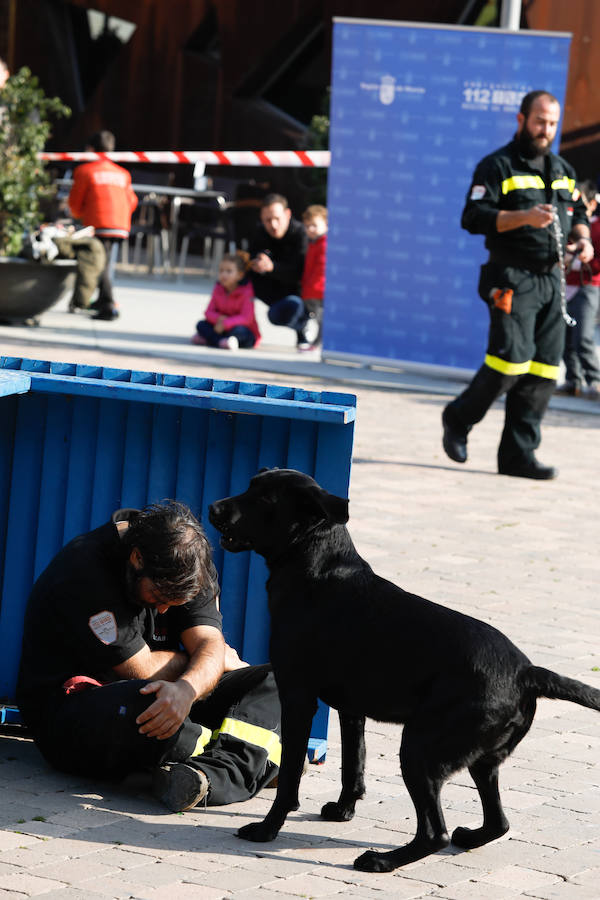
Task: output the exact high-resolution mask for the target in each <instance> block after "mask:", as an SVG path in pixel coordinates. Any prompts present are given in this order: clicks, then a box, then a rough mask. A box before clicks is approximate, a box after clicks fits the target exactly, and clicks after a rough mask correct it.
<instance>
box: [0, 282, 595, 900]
mask: <svg viewBox="0 0 600 900" xmlns="http://www.w3.org/2000/svg"><path fill="white" fill-rule="evenodd" d="M123 285H124V286H122V287H121V290H120V295H121V298H122V317H121V319H120V320H119V321H118V322H117V323H110V324H104V323H94V325H92V324H91V323H89V321H88V320H87V318H84V317H83V316H77V317H73V316H68V314H67V313H66V311H65V307H64V306H63V307H57V308H56V309H55V310H53V311H51V312H50V313H48V314H47V316H46V317H45V318H44V319H43V320H42V326H41V328H39V329H29V330H28V331H27V330H26V329H8V328H2V329H0V348H1V350H2V353H3V354H4V355H10V356H32V357H34V358H40V359H42V358H43V359H49V358H52V359H61V360H66V361H75V360H77V361H86V362H92V363H100V364H106V365H115V364H117V365H120V366H123V365H127V366H128V367H131V368H138V369H140V368H141V369H153V370H156V371H170V372H181V373H188V374H203V375H207V376H214V377H222V376H223V374H225V372H226V374H227V376H228V377H231V378H234V379H236V380H252V381H256V380H261V381H267V382H272V383H273V382H274V383H286V384H294V385H306V386H312V387H315V388H316V389H319V390H320V389H324V388H327V387H331V382H326V381H324V380H323V374H322V371H323V367H321V366H319V365H318V364H316V363H312V364H311V363H310V362H308V363H304V362H303V363H302V366H304V368H303V369H302V373H301V374H293V375H289V374H288V375H287V376H286V375H285V374H284V373H282V372H281V371H278V370H277V365H276V364H275V363H276V362H277V361H279V362H281V360H283V359H288V358H289V359H290V360H291V362H290V366H291V369H292V370H294V365H293V364H292V363H293V359H292V356H291V353H289V352H288V353H287V355H286V353H283V352H275V353H274V354H270V353H269V346H270V345H269V344H268V341H267V340H265V349H264V350H263V351H262V355H259V354H261V351H256V352H255V355H254V356H252V366H253V368H254V369H256V368H257V367H259V366H260V365H262V364H263V362H264V370H263V371H261V372H257V371H252V372H250V373H249V372H248V370H247V369H245V368H244V366H245V358H244V356H242V355H240V356H239V357H236V356H234V355H231V359H230V360H229V357H226V358H225V359H223V354H220V355H219V368H216V367H213V366H212V365H211V363H212V360H213V359H217V357H212V358H211V357H210V355H209V352H208V351H203V352H201V353H198V354H197V355H196V357H194V356H192V355H190V349H189V348H188V346H187V343H186V341H187V336H188V335H189V334H190V333H191V331H192V330H193V325H194V321H195V319H193V321H192V320H191V319H192V318H193V317H194V316H195V317H196V318H198V317H199V310H198V309H197V308H196V307H197V303H198V302H200V301H199V300H198V298H197V297H194V296H193V295H191V296H190V294H189V289H188V293H185V292H182V293H180V294H176V293H174V292H170V291H169V290H168V286H167V288H166V289H165V287H164V286H163V288H162V289H161V290H160V291H159V290H152V291H149V290H146V291H144V290H142V289H140V288H138V287H137V286H136V285H128V283H127V282H123ZM142 294H143V296H142ZM205 300H206V297H204V301H205ZM142 304H143V310H144V315H143V317H142V315H141V310H142ZM196 314H198V315H196ZM75 319H76V320H77V321H76V322H75V321H74V320H75ZM150 322H151V323H152V326H151V329H152V330H153V333H154V335H155V336H154V337H152V336H150V335H149V333H147V332H149V330H150V326H149V324H148V323H150ZM115 326H117V327H116V328H115ZM111 328H112V329H113V331H112V332H111V331H110V329H111ZM157 336H158V337H160V338H161V340H162V345H161V343H160V341H159V339H158V337H157ZM150 345H151V347H150ZM161 346H162V347H163V349H162V355H161ZM173 347H179V349H180V351H181V352H177V351H174V350H173ZM136 348H139V349H137V350H136ZM195 349H196V348H194V350H195ZM144 350H150V352H151V353H152V356H153V358H152V359H149V358H148V357H147V356H144ZM217 352H218V351H217ZM273 359H275V362H273ZM224 366H226V367H227V368H226V369H224V368H223V367H224ZM295 368H296V369H297V366H296V367H295ZM315 373H316V374H315ZM340 377H344V378H345V377H348V378H349V377H350V376H347V375H346V374H345V373H341V372H340ZM358 379H359V380H361V379H360V374H359V375H358ZM375 380H376V381H377V379H375ZM383 380H384V376H383V375H382V376H381V379H379V383H378V384H375V385H374V386H367V385H364V384H359V385H358V386H355V387H352V386H351V385H350V384H345V385H343V387H342V389H343V390H348V391H352V392H355V393H357V395H358V415H357V427H356V440H355V450H354V462H353V469H352V477H351V488H350V501H351V502H350V523H349V527H350V531H351V533H352V535H353V537H354V539H355V542H356V544H357V546H358V549H359V552H361V554H362V555H363V556H364V557H366V558H367V559H368V560H369V562H370V563H371V564H372V565H373V567H374V568H375V569H376V570H377V571H378V572H379V573H380V574H382V575H384V576H385V577H388V578H390V579H392V580H394V581H396V582H397V583H398V584H400V585H401V586H402V587H404V588H405V589H407V590H410V591H414V592H416V593H420V594H423V595H424V596H427V597H429V598H430V599H432V600H436V601H439V602H442V603H445V604H447V605H448V606H451V607H453V608H455V609H459V610H461V611H463V612H466V613H469V614H471V615H475V616H478V617H480V618H482V619H484V620H486V621H488V622H491V623H493V624H494V625H496V626H498V627H499V628H501V629H502V630H503V631H505V632H506V633H507V634H508V636H509V637H510V638H511V639H512V640H513V641H515V642H516V643H517V644H518V645H519V646H520V647H521V648H522V649H523V650H524V651H525V652H526V653H527V654H528V655H530V656H531V658H532V660H533V661H534V662H535V663H537V664H539V665H543V666H546V667H549V668H552V669H555V670H556V671H558V672H560V673H562V674H565V675H569V676H573V677H576V678H580V679H582V680H584V681H587V682H588V683H590V684H594V685H596V686H598V687H600V649H599V639H600V604H599V600H598V575H599V573H600V554H599V552H598V515H597V511H598V506H599V502H598V500H599V496H598V482H599V454H598V425H599V424H600V419H599V418H598V412H599V410H598V409H597V408H596V406H595V405H594V406H593V407H592V404H590V403H589V402H588V403H587V404H586V402H585V401H565V400H563V401H561V402H560V404H558V405H557V404H553V406H552V409H551V410H550V412H549V413H548V415H547V417H546V420H545V427H544V442H543V445H542V448H541V450H540V453H539V456H540V459H541V460H542V461H543V462H547V463H550V464H553V465H557V466H558V467H559V469H560V477H559V478H558V480H556V481H555V482H535V481H526V480H522V479H511V478H506V477H501V476H498V475H497V474H496V473H495V450H496V444H497V441H498V438H499V434H500V430H501V425H502V408H501V406H500V405H497V406H496V407H494V408H493V409H492V410H491V411H490V413H489V414H488V416H487V417H486V419H485V420H484V422H483V423H482V424H481V425H479V426H478V427H477V428H476V429H475V431H474V432H473V435H472V439H471V442H470V455H471V459H470V461H469V463H467V465H466V466H463V467H461V466H457V465H455V464H453V463H451V462H450V461H449V460H447V459H446V457H445V456H444V454H443V452H442V450H441V444H440V413H441V410H442V407H443V405H444V403H445V402H447V395H448V394H449V393H454V391H455V390H458V389H459V387H460V386H459V385H456V384H452V383H443V382H440V380H439V379H438V380H436V381H433V380H431V379H426V378H424V377H423V378H416V377H415V378H412V379H406V378H404V379H403V378H402V377H401V376H398V377H397V379H396V382H395V383H394V380H393V379H391V380H390V383H389V384H388V386H387V387H384V386H382V384H383ZM559 406H560V408H559ZM24 539H26V538H24ZM309 660H310V650H309V648H307V664H310V662H309ZM356 664H357V665H360V659H357V661H356ZM400 736H401V729H400V727H398V726H393V727H392V726H388V725H381V724H377V723H375V722H370V723H368V731H367V751H368V759H367V796H366V798H365V799H364V800H363V801H361V802H359V804H358V814H357V816H356V817H355V819H354V820H353V821H352V822H350V823H346V824H336V823H331V822H324V821H322V820H321V819H320V817H319V815H318V812H319V809H320V807H321V805H322V804H323V803H324V802H325V801H326V800H330V799H334V798H335V797H336V796H337V793H338V790H339V766H340V747H339V739H338V729H337V720H336V717H335V715H334V716H333V717H332V729H331V739H330V744H329V752H328V756H327V761H326V763H325V764H324V765H323V766H311V767H310V769H309V772H308V774H307V775H306V776H305V777H304V779H303V782H302V786H301V807H300V809H299V810H298V811H297V812H295V813H292V814H291V815H290V816H289V818H288V821H287V824H286V825H285V826H284V828H283V830H282V832H281V834H280V836H279V837H278V839H277V840H276V841H275V842H274V843H272V844H265V845H257V844H249V843H245V842H243V841H241V840H239V839H238V838H237V837H236V836H235V832H236V830H237V829H238V828H239V827H240V825H243V824H245V823H246V822H249V821H253V820H255V819H256V818H257V817H259V816H263V815H264V813H265V812H266V811H267V809H268V808H269V805H270V803H271V800H272V792H270V791H263V793H262V794H261V795H260V796H259V797H257V798H255V799H254V800H252V801H250V802H248V803H244V804H240V805H237V806H230V807H222V808H210V809H208V810H202V809H200V810H194V811H192V812H189V813H184V814H171V813H168V812H167V811H166V809H165V808H163V807H161V806H160V804H158V803H157V802H156V801H154V800H153V799H152V798H151V797H150V796H148V795H146V794H144V793H142V792H140V791H139V790H136V789H135V787H131V788H130V789H128V790H125V789H118V788H116V787H114V786H111V785H107V784H103V783H96V782H94V781H87V780H81V779H76V778H73V777H69V776H64V775H61V774H58V773H56V772H53V771H51V770H50V769H49V768H48V767H47V766H46V765H45V763H44V762H43V760H42V759H41V757H40V755H39V754H38V752H37V750H36V749H35V747H34V746H33V744H32V743H31V741H30V740H29V739H28V738H27V737H26V736H23V735H21V734H19V733H17V732H16V731H14V730H13V731H11V730H9V729H4V730H2V729H0V790H1V798H2V799H1V801H0V900H4V898H6V900H8V898H14V900H17V898H18V900H22V898H23V897H33V896H38V895H39V896H42V895H43V896H44V898H47V900H54V898H57V900H58V898H60V900H71V898H72V900H76V898H79V900H93V898H100V897H102V898H136V900H137V898H139V900H187V898H194V900H213V898H215V900H216V898H222V897H223V898H224V897H239V898H246V900H258V898H260V900H276V898H278V897H280V898H287V897H290V898H291V897H296V898H298V897H315V898H324V897H333V896H336V895H342V896H343V897H345V898H365V900H366V898H377V900H385V898H396V900H405V898H406V900H408V898H429V897H432V898H433V897H435V898H440V900H510V898H515V897H529V898H539V900H597V898H598V897H600V764H599V763H600V716H599V715H598V714H597V713H594V712H592V711H591V710H586V709H583V708H580V707H578V706H575V705H572V704H567V703H562V702H552V701H547V700H544V701H541V702H540V703H539V706H538V713H537V717H536V720H535V723H534V726H533V728H532V730H531V732H530V733H529V735H528V736H527V737H526V738H525V739H524V741H523V742H522V743H521V745H520V746H519V747H518V748H517V750H516V752H515V754H514V755H513V757H512V758H511V759H509V760H508V761H507V762H506V763H505V765H504V767H503V769H502V772H501V788H502V793H503V800H504V804H505V808H506V811H507V814H508V816H509V818H510V820H511V830H510V832H509V833H508V835H507V836H506V837H505V838H503V839H502V840H500V841H497V842H495V843H492V844H489V845H488V846H487V847H484V848H481V849H478V850H474V851H470V852H462V851H457V850H455V849H452V848H449V849H448V850H446V851H444V852H441V853H438V854H435V855H433V856H431V857H429V858H428V859H426V860H423V861H421V862H418V863H414V864H412V865H410V866H407V867H406V868H404V869H401V870H398V871H397V872H395V873H394V874H392V875H372V874H365V873H360V872H357V871H355V870H354V868H353V867H352V862H353V860H354V858H355V857H356V856H357V855H358V854H359V853H361V852H363V851H364V850H365V849H368V848H370V847H373V848H376V849H391V848H393V847H395V846H398V845H399V844H402V843H405V842H406V841H407V840H409V839H410V837H411V836H412V834H413V831H414V827H415V817H414V813H413V809H412V805H411V802H410V800H409V798H408V795H407V792H406V790H405V788H404V785H403V782H402V778H401V775H400V771H399V763H398V746H399V742H400ZM442 800H443V806H444V811H445V814H446V817H447V824H448V827H449V830H452V829H453V828H454V827H456V826H457V825H477V824H478V823H479V822H480V805H479V801H478V797H477V795H476V791H475V788H474V786H473V784H472V783H471V781H470V778H469V776H468V773H458V774H457V775H455V776H454V777H453V778H452V779H451V780H450V782H449V783H448V784H447V786H446V787H445V789H444V792H443V795H442Z"/></svg>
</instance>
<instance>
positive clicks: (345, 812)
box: [321, 803, 354, 822]
mask: <svg viewBox="0 0 600 900" xmlns="http://www.w3.org/2000/svg"><path fill="white" fill-rule="evenodd" d="M321 818H322V819H326V820H327V821H328V822H349V821H350V819H352V818H354V806H352V807H348V806H340V805H339V803H326V804H325V806H324V807H323V808H322V810H321Z"/></svg>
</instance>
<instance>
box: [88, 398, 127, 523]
mask: <svg viewBox="0 0 600 900" xmlns="http://www.w3.org/2000/svg"><path fill="white" fill-rule="evenodd" d="M126 422H127V404H125V403H123V402H117V401H109V400H101V401H100V403H99V406H98V429H97V432H96V450H95V453H96V465H95V468H94V485H93V489H92V504H91V510H90V522H91V525H92V528H96V527H97V526H98V525H102V524H103V523H104V522H107V521H108V520H109V519H110V517H111V515H112V514H113V512H114V511H115V509H119V508H120V507H121V506H122V505H123V502H122V497H121V489H122V483H123V453H124V443H125V428H126Z"/></svg>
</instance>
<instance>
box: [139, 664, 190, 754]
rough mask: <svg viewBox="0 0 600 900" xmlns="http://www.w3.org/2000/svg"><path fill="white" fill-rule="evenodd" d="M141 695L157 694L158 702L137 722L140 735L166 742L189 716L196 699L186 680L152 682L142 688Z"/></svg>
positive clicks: (145, 711) (141, 715) (140, 716)
mask: <svg viewBox="0 0 600 900" xmlns="http://www.w3.org/2000/svg"><path fill="white" fill-rule="evenodd" d="M140 694H156V700H155V701H154V703H151V704H150V706H149V707H148V709H146V710H144V712H143V713H140V715H139V716H138V717H137V719H136V720H135V721H136V723H137V724H138V725H140V726H141V727H140V729H139V731H140V734H145V735H146V736H147V737H152V738H157V739H158V740H159V741H164V740H166V738H170V737H171V736H172V735H174V734H175V732H176V731H177V729H178V728H179V727H180V725H181V724H182V722H183V720H184V719H185V718H186V716H187V715H189V712H190V709H191V708H192V704H193V702H194V700H195V699H196V695H195V693H194V689H193V687H192V686H191V684H189V682H187V681H185V680H184V679H180V680H179V681H173V682H171V681H152V682H151V683H150V684H146V685H144V687H143V688H140Z"/></svg>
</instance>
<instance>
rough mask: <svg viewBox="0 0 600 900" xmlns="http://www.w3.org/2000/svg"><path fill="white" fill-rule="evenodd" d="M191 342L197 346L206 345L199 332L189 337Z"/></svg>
mask: <svg viewBox="0 0 600 900" xmlns="http://www.w3.org/2000/svg"><path fill="white" fill-rule="evenodd" d="M190 341H191V343H192V344H196V345H197V346H198V347H206V343H207V342H206V338H203V337H202V335H201V334H198V332H196V334H193V335H192V336H191V338H190Z"/></svg>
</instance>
